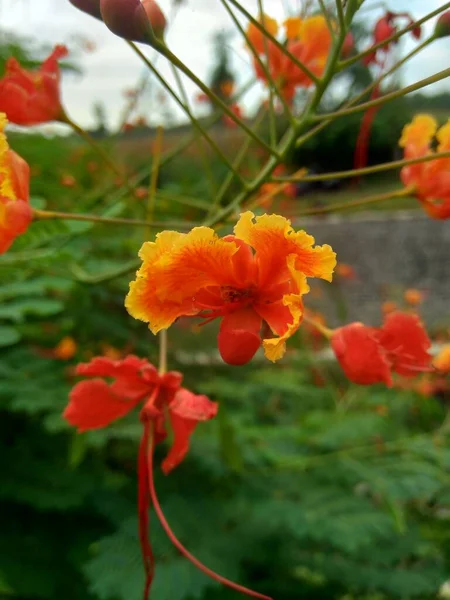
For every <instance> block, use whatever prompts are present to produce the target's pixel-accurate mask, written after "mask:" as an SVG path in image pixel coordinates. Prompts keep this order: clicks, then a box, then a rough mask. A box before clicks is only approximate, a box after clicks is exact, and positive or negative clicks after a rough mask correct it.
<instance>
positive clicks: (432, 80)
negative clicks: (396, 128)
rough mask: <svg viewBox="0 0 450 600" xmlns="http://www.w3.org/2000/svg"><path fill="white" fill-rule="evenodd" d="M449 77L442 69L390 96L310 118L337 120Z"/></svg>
mask: <svg viewBox="0 0 450 600" xmlns="http://www.w3.org/2000/svg"><path fill="white" fill-rule="evenodd" d="M449 76H450V68H448V69H443V70H442V71H439V72H438V73H435V74H434V75H431V76H430V77H426V78H425V79H421V80H420V81H418V82H417V83H413V84H412V85H408V86H407V87H405V88H402V89H400V90H395V91H394V92H391V93H390V94H385V95H384V96H381V97H380V98H376V99H375V100H371V101H369V102H364V103H363V104H358V105H357V106H353V107H351V108H344V109H341V110H338V111H335V112H331V113H324V114H322V115H317V116H315V117H312V120H313V121H323V120H324V119H337V118H339V117H345V116H347V115H352V114H354V113H357V112H361V111H366V110H367V109H368V108H372V107H373V106H379V105H381V104H385V103H386V102H390V101H391V100H395V99H396V98H400V97H402V96H406V94H409V93H411V92H415V91H416V90H420V89H422V88H424V87H426V86H427V85H431V84H432V83H436V82H437V81H440V80H441V79H445V78H446V77H449Z"/></svg>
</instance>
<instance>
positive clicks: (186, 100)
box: [170, 63, 217, 198]
mask: <svg viewBox="0 0 450 600" xmlns="http://www.w3.org/2000/svg"><path fill="white" fill-rule="evenodd" d="M170 66H171V70H172V73H173V76H174V78H175V81H176V82H177V85H178V90H179V93H180V95H181V99H182V100H183V102H184V105H185V106H186V108H188V109H189V111H190V113H191V114H192V111H191V108H190V105H189V98H188V95H187V93H186V88H185V87H184V85H183V81H182V79H181V77H180V74H179V73H178V71H177V69H176V68H175V66H174V65H173V64H172V63H170ZM197 123H198V121H197ZM202 131H204V130H203V129H202ZM196 134H197V135H196V139H198V140H199V144H198V148H199V151H200V156H201V161H202V164H203V168H204V171H205V173H206V175H207V178H208V182H209V189H210V193H211V198H213V197H214V192H215V190H216V189H217V182H216V180H215V178H214V173H213V171H212V169H211V165H210V163H209V159H208V156H207V152H206V148H205V146H204V145H203V142H202V139H201V135H200V131H199V130H198V129H197V130H196Z"/></svg>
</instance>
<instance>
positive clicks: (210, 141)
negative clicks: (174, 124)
mask: <svg viewBox="0 0 450 600" xmlns="http://www.w3.org/2000/svg"><path fill="white" fill-rule="evenodd" d="M128 45H129V46H130V47H131V48H132V49H133V50H134V52H136V54H137V55H138V56H139V58H140V59H141V60H142V61H143V62H144V63H145V64H146V65H147V67H148V68H149V69H150V70H151V71H152V73H153V74H154V75H155V77H156V78H157V79H158V81H159V82H160V83H161V85H162V86H163V87H164V89H165V90H166V91H167V92H168V93H169V94H170V96H171V97H172V98H173V99H174V100H175V102H176V103H177V104H178V106H179V107H180V108H181V109H182V110H183V111H184V112H185V113H186V115H187V116H188V118H189V120H190V121H191V123H192V125H193V127H194V128H195V129H196V130H197V131H198V132H199V133H200V134H201V135H202V136H203V137H204V138H205V140H206V141H207V142H208V144H209V145H210V146H211V148H213V150H214V151H215V152H216V154H217V155H218V156H219V157H220V158H221V159H222V161H223V162H224V163H225V164H226V165H227V167H228V168H229V169H230V170H232V169H233V166H232V164H231V163H230V161H229V160H228V158H227V157H226V156H225V154H224V153H223V152H222V150H221V149H220V148H219V146H218V145H217V144H216V143H215V141H214V140H213V139H212V138H211V137H210V135H209V134H208V133H207V131H206V130H205V129H204V128H203V127H202V126H201V125H200V123H199V122H198V121H197V119H196V118H195V117H194V115H193V114H192V113H191V111H190V109H189V107H188V106H186V105H185V104H184V103H183V102H182V101H181V100H180V98H178V96H177V95H176V94H175V92H174V91H173V89H172V88H171V86H170V85H169V84H168V83H167V81H166V80H165V79H164V77H162V75H161V74H160V73H159V71H158V70H157V69H155V67H154V66H153V65H152V63H151V62H150V61H149V60H148V58H147V57H146V56H145V54H144V53H143V52H141V50H140V49H139V48H138V47H137V46H136V44H134V42H128ZM236 176H237V177H238V178H240V179H241V182H242V184H243V185H246V183H245V181H244V180H243V179H242V178H241V177H240V176H239V175H236Z"/></svg>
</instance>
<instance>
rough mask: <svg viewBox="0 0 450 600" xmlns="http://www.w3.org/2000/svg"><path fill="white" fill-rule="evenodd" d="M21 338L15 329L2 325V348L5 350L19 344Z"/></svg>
mask: <svg viewBox="0 0 450 600" xmlns="http://www.w3.org/2000/svg"><path fill="white" fill-rule="evenodd" d="M21 337H22V336H21V334H20V333H19V332H18V331H17V329H14V327H8V326H7V325H0V347H2V348H4V347H6V346H12V345H13V344H17V342H18V341H19V340H20V339H21Z"/></svg>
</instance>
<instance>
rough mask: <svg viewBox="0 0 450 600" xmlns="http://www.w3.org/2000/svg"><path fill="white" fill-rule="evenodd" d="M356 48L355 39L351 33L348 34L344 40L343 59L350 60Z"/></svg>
mask: <svg viewBox="0 0 450 600" xmlns="http://www.w3.org/2000/svg"><path fill="white" fill-rule="evenodd" d="M354 47H355V38H354V37H353V34H352V32H351V31H349V32H348V33H347V35H346V36H345V39H344V43H343V44H342V50H341V58H348V57H349V56H350V54H351V53H352V52H353V48H354Z"/></svg>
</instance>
